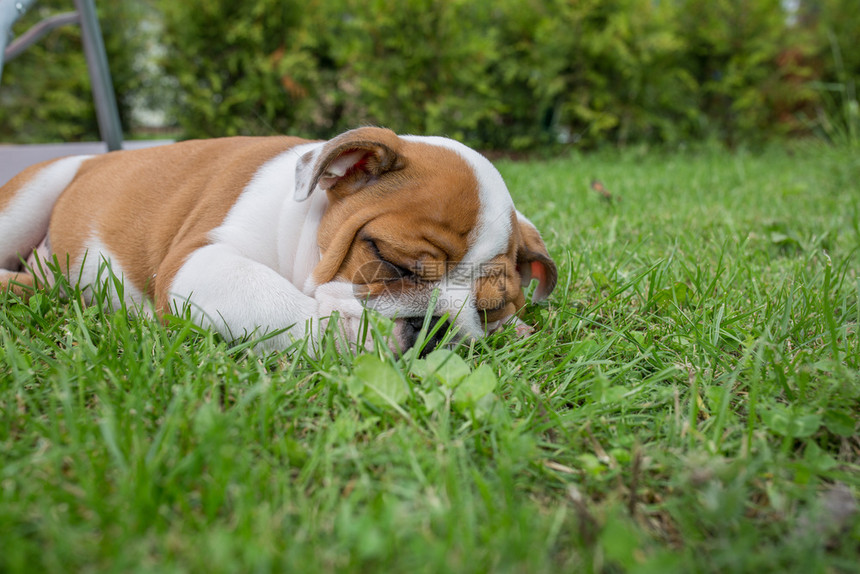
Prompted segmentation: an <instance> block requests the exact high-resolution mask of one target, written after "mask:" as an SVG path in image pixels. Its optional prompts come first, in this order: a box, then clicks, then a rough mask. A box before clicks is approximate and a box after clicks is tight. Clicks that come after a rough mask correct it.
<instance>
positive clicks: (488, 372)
mask: <svg viewBox="0 0 860 574" xmlns="http://www.w3.org/2000/svg"><path fill="white" fill-rule="evenodd" d="M498 383H499V381H498V379H497V378H496V374H495V373H494V372H493V369H491V368H490V366H489V365H481V366H480V367H478V368H477V369H475V371H474V372H473V373H472V374H470V375H469V376H468V377H466V378H465V379H464V380H463V382H462V383H460V386H459V387H457V389H456V390H455V391H454V395H453V401H454V405H455V406H456V407H458V408H461V409H462V408H467V407H469V406H470V405H474V404H476V403H477V402H478V400H479V399H480V398H481V397H484V396H486V395H488V394H490V393H492V392H493V391H494V390H495V389H496V385H497V384H498Z"/></svg>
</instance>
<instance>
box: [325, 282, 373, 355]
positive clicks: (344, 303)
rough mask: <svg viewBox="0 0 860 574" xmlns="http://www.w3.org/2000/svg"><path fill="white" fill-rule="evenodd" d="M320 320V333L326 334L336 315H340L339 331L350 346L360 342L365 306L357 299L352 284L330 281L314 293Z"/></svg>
mask: <svg viewBox="0 0 860 574" xmlns="http://www.w3.org/2000/svg"><path fill="white" fill-rule="evenodd" d="M314 298H315V299H316V301H317V305H318V307H317V313H318V316H319V319H320V325H319V327H320V333H323V332H325V330H326V329H327V328H328V323H329V320H330V319H331V317H332V316H333V315H334V314H337V315H338V330H339V331H340V333H341V334H342V335H343V336H344V337H345V338H346V341H347V342H348V343H349V344H354V343H355V342H356V341H357V340H358V335H359V332H360V328H361V317H362V314H363V313H364V306H363V305H362V304H361V302H360V301H359V300H358V299H356V297H355V294H354V292H353V285H352V283H349V282H346V281H330V282H329V283H324V284H322V285H320V286H319V287H317V289H316V292H315V293H314Z"/></svg>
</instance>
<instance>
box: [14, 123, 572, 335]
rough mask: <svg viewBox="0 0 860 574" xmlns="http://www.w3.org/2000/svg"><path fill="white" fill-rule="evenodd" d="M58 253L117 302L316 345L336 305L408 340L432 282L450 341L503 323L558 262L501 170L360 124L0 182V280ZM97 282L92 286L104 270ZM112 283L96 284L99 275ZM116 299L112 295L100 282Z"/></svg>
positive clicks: (142, 154) (97, 162) (123, 154)
mask: <svg viewBox="0 0 860 574" xmlns="http://www.w3.org/2000/svg"><path fill="white" fill-rule="evenodd" d="M54 256H56V258H57V260H58V261H59V262H60V264H61V267H62V269H63V271H64V272H65V273H67V274H68V275H69V277H70V279H71V280H72V281H73V282H75V281H77V280H78V279H80V281H81V284H82V285H87V284H93V283H95V282H97V281H98V280H99V279H100V277H101V276H102V275H104V273H100V268H101V271H102V272H103V271H104V267H103V266H104V262H105V261H107V262H109V263H110V268H111V271H112V273H113V274H114V275H115V276H117V277H120V278H121V279H123V284H124V288H123V290H122V297H123V298H124V299H125V302H126V303H128V304H129V308H138V309H143V310H144V311H145V312H151V311H153V310H154V311H155V312H157V313H164V312H169V311H171V310H175V309H177V308H182V307H183V306H184V305H186V304H187V305H189V306H190V309H191V311H192V314H193V316H194V319H195V321H197V322H198V323H199V324H201V325H203V326H211V327H214V328H215V329H217V330H218V331H219V332H221V333H223V334H224V335H226V336H228V337H237V336H242V335H245V334H249V333H255V334H257V335H260V334H263V333H266V332H273V331H276V330H281V329H287V330H286V331H284V332H283V333H281V334H279V335H277V336H275V337H272V338H270V339H268V340H267V341H266V342H265V343H264V344H263V345H264V346H265V347H266V348H269V349H277V348H284V347H286V346H287V345H289V344H290V342H291V341H292V340H293V339H294V338H296V337H303V336H305V335H310V336H311V337H312V338H316V337H318V336H319V334H320V329H321V328H323V327H324V326H325V323H326V319H327V318H328V317H329V316H331V314H332V313H333V312H335V311H337V312H338V313H339V315H340V325H341V328H342V329H343V331H344V332H345V334H346V336H347V338H348V339H349V341H351V342H353V343H354V342H355V341H356V338H357V337H358V330H359V323H360V318H361V315H362V311H363V310H364V307H365V306H367V307H371V308H373V309H376V310H378V311H379V312H380V313H382V314H383V315H385V316H388V317H391V318H393V319H394V324H395V330H394V338H395V339H396V340H395V341H390V342H389V343H390V344H392V346H395V347H398V348H400V349H401V350H403V349H406V348H409V347H411V346H412V345H413V344H414V342H415V338H416V336H417V333H418V329H419V327H420V324H421V319H422V318H423V317H424V316H425V314H426V312H427V308H428V304H429V303H430V301H431V299H432V295H433V293H434V291H436V292H437V293H438V299H437V300H436V307H435V308H434V310H433V314H434V316H443V315H445V314H447V315H448V316H449V321H450V323H451V325H452V326H453V327H455V328H456V329H457V331H458V333H459V336H460V337H481V336H483V335H485V334H486V333H488V332H492V331H494V330H496V329H498V328H500V327H501V326H502V325H503V324H504V323H505V322H507V321H509V320H515V321H516V319H515V313H516V312H517V311H518V310H519V309H520V308H521V307H523V305H524V304H525V300H524V296H523V290H522V287H523V286H525V285H527V284H528V283H529V281H530V280H531V279H532V278H536V279H537V280H538V281H539V286H538V288H537V290H536V293H535V299H543V298H545V297H547V296H548V295H549V293H550V292H551V291H552V289H553V288H554V286H555V282H556V268H555V265H554V264H553V262H552V260H551V259H550V257H549V255H548V253H547V250H546V247H545V246H544V243H543V241H542V240H541V237H540V235H539V233H538V232H537V230H536V229H535V227H534V226H533V225H532V224H531V223H530V222H529V221H528V220H527V219H526V218H525V217H523V216H522V215H521V214H520V213H519V212H518V211H516V210H515V209H514V205H513V202H512V201H511V197H510V194H509V193H508V190H507V188H506V186H505V183H504V181H503V180H502V177H501V176H500V175H499V173H498V171H496V169H495V168H494V167H493V166H492V164H490V162H489V161H487V160H486V159H485V158H484V157H483V156H481V155H480V154H478V153H477V152H475V151H474V150H472V149H470V148H468V147H466V146H464V145H462V144H460V143H457V142H455V141H453V140H449V139H446V138H437V137H418V136H402V137H401V136H397V135H396V134H394V133H393V132H391V131H389V130H386V129H381V128H360V129H356V130H352V131H349V132H346V133H344V134H341V135H340V136H338V137H336V138H334V139H332V140H330V141H327V142H315V141H307V140H302V139H298V138H291V137H268V138H249V137H237V138H224V139H213V140H201V141H188V142H183V143H178V144H173V145H168V146H163V147H155V148H149V149H142V150H136V151H120V152H114V153H109V154H106V155H99V156H76V157H68V158H64V159H59V160H53V161H50V162H45V163H42V164H39V165H36V166H33V167H31V168H29V169H27V170H25V171H24V172H23V173H21V174H20V175H18V176H17V177H16V178H14V179H13V180H12V181H10V182H9V183H8V184H7V185H6V186H4V187H3V188H2V189H0V286H3V284H4V283H5V284H11V283H16V282H17V283H23V284H25V285H31V284H33V282H34V278H33V276H32V275H30V274H29V273H28V272H27V271H26V270H23V269H22V266H21V265H20V258H21V257H24V258H27V259H28V263H29V264H30V267H31V268H35V267H36V266H37V264H38V263H39V262H38V261H37V259H41V260H43V261H44V260H51V259H52V258H53V257H54ZM102 279H104V278H102ZM108 287H109V288H110V285H108ZM111 297H112V298H113V299H114V301H113V303H114V304H115V305H117V304H119V302H120V301H119V297H120V295H119V294H118V293H117V292H116V291H115V290H112V291H111Z"/></svg>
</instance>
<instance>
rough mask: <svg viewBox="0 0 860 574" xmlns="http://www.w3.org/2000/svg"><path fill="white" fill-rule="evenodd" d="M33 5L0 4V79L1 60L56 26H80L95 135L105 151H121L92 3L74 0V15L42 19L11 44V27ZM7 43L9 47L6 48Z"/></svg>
mask: <svg viewBox="0 0 860 574" xmlns="http://www.w3.org/2000/svg"><path fill="white" fill-rule="evenodd" d="M34 2H35V0H12V1H0V78H2V74H3V61H4V60H7V61H8V60H11V59H12V58H14V57H16V56H17V55H18V54H20V53H21V52H23V51H24V50H25V49H26V48H27V47H28V46H30V45H31V44H33V43H34V42H36V41H37V40H38V39H39V38H41V37H42V36H44V35H45V34H46V33H48V32H49V31H50V30H53V29H54V28H56V27H58V26H62V25H65V24H72V23H78V24H80V26H81V41H82V42H83V46H84V55H85V56H86V58H87V71H88V72H89V75H90V85H91V88H92V92H93V101H94V102H95V106H96V117H97V119H98V122H99V132H100V134H101V138H102V140H103V141H104V142H105V143H106V144H107V147H108V150H109V151H114V150H118V149H121V148H122V124H121V123H120V120H119V107H118V106H117V103H116V95H115V94H114V91H113V83H112V82H111V76H110V68H109V67H108V60H107V52H105V45H104V40H103V39H102V32H101V28H100V27H99V21H98V18H97V17H96V6H95V3H94V1H93V0H75V7H76V8H77V11H76V13H74V14H60V15H58V16H55V17H53V18H49V19H47V20H44V21H42V22H40V23H39V24H37V25H36V26H34V27H33V28H31V29H30V30H28V31H27V32H26V33H25V34H24V35H22V36H21V38H19V39H18V40H17V41H16V42H14V44H13V43H11V39H12V25H13V24H14V23H15V21H16V20H17V19H18V18H19V17H20V16H21V15H22V14H24V12H26V11H27V9H28V8H29V7H30V6H31V5H32V4H33V3H34ZM7 44H9V46H8V47H7Z"/></svg>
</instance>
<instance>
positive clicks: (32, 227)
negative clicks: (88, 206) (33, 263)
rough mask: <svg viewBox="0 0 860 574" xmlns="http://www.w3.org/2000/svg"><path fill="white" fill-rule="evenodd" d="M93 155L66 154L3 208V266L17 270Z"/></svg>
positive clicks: (0, 247)
mask: <svg viewBox="0 0 860 574" xmlns="http://www.w3.org/2000/svg"><path fill="white" fill-rule="evenodd" d="M90 157H92V156H88V155H86V156H74V157H67V158H64V159H61V160H57V161H56V162H54V163H52V164H50V165H48V166H46V167H45V168H44V169H42V170H41V171H39V172H38V173H37V174H36V175H35V176H34V177H33V179H31V180H30V181H29V182H27V183H26V184H25V185H24V186H22V187H21V189H19V190H18V191H17V193H16V194H15V196H14V197H13V198H12V200H11V202H10V203H9V204H8V205H7V206H6V208H5V209H4V210H3V211H0V268H2V269H16V268H17V267H18V257H19V256H24V257H25V258H26V257H28V256H29V254H30V253H29V252H30V251H32V250H33V248H35V247H36V246H37V245H39V243H41V241H42V239H44V237H45V235H46V234H47V232H48V222H49V221H50V219H51V210H52V209H53V207H54V203H56V201H57V198H58V197H60V194H61V193H63V191H64V190H65V189H66V187H67V186H68V185H69V184H70V183H71V182H72V180H73V179H74V178H75V175H76V174H77V173H78V168H80V166H81V164H82V163H83V162H84V161H85V160H87V159H89V158H90Z"/></svg>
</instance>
